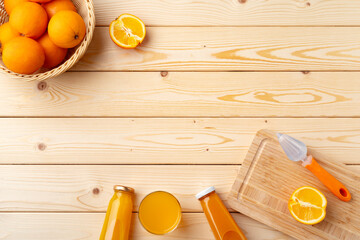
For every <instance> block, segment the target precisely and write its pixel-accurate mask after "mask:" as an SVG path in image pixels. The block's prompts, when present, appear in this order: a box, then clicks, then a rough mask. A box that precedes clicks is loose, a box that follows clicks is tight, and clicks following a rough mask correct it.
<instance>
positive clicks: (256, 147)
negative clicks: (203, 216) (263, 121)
mask: <svg viewBox="0 0 360 240" xmlns="http://www.w3.org/2000/svg"><path fill="white" fill-rule="evenodd" d="M317 161H318V163H319V164H320V165H321V166H322V167H323V168H324V169H326V171H328V172H329V173H330V174H331V175H333V176H334V177H335V178H336V179H337V180H339V181H340V182H341V183H343V184H344V185H345V186H346V188H347V189H348V190H349V192H350V193H351V197H352V198H351V201H349V202H343V201H340V200H339V199H338V198H337V197H336V196H335V195H334V194H333V193H331V192H330V190H329V189H327V188H326V187H325V186H324V184H322V183H321V182H320V181H319V179H318V178H317V177H316V176H315V175H313V174H312V173H311V172H310V171H308V170H307V169H306V168H304V167H303V166H301V164H294V163H293V162H291V161H289V159H288V157H287V156H286V154H285V153H284V151H283V149H282V147H281V146H280V144H279V141H278V139H277V136H276V133H275V132H272V131H268V130H261V131H259V132H258V133H257V134H256V137H255V138H254V141H253V142H252V144H251V146H250V148H249V152H248V154H247V155H246V158H245V160H244V163H243V165H242V167H241V169H240V171H239V174H238V175H237V178H236V181H235V183H234V185H233V187H232V189H231V192H230V194H229V198H228V201H229V204H230V206H231V207H232V208H234V209H236V210H237V211H239V212H241V213H243V214H245V215H247V216H250V217H252V218H254V219H256V220H258V221H260V222H262V223H264V224H266V225H268V226H271V227H273V228H275V229H278V230H279V231H282V232H284V233H286V234H289V235H290V236H292V237H294V238H296V239H299V240H307V239H309V236H311V239H314V240H357V239H360V216H359V214H358V211H357V210H355V209H359V208H360V199H359V197H360V174H358V173H355V172H353V171H351V170H350V169H349V168H348V167H345V166H344V165H342V164H340V163H338V162H335V161H331V160H329V159H321V160H319V159H317ZM358 167H360V166H358ZM302 186H312V187H315V188H316V189H319V190H320V191H321V192H322V193H324V195H325V196H326V198H327V202H328V204H327V208H326V218H325V219H324V220H323V221H322V222H321V223H318V224H316V225H312V226H311V225H307V226H306V225H304V224H302V223H299V222H297V221H296V220H295V219H293V217H292V216H291V214H290V213H289V210H288V201H289V196H291V194H292V193H293V191H294V190H295V189H298V188H300V187H302Z"/></svg>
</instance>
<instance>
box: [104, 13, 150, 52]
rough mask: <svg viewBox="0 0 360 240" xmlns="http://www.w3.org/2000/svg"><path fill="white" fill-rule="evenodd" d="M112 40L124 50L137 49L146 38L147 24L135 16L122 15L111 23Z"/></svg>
mask: <svg viewBox="0 0 360 240" xmlns="http://www.w3.org/2000/svg"><path fill="white" fill-rule="evenodd" d="M109 31H110V37H111V40H112V41H113V42H114V43H116V45H118V46H120V47H122V48H135V47H136V46H137V45H139V44H140V43H141V42H142V41H143V40H144V38H145V35H146V29H145V24H144V23H143V22H142V21H141V20H140V19H139V18H138V17H135V16H134V15H131V14H122V15H120V16H119V17H118V18H117V19H115V20H114V21H112V22H111V24H110V27H109Z"/></svg>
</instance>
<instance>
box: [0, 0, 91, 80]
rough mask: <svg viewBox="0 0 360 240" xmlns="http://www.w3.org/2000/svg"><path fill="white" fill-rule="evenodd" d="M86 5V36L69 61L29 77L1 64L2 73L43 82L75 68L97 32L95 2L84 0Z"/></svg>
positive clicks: (0, 70)
mask: <svg viewBox="0 0 360 240" xmlns="http://www.w3.org/2000/svg"><path fill="white" fill-rule="evenodd" d="M84 4H86V9H87V16H88V20H87V27H86V34H85V37H84V39H83V40H82V42H81V44H80V45H79V46H78V47H77V49H76V51H75V52H74V53H73V54H72V55H71V57H70V58H69V59H67V60H66V61H65V62H63V63H62V64H61V65H59V66H58V67H56V68H53V69H51V70H49V71H46V72H43V73H34V74H29V75H25V74H19V73H15V72H13V71H10V70H9V69H7V68H6V67H5V66H3V65H2V64H0V72H1V73H4V74H6V75H8V76H11V77H12V78H18V79H23V80H26V81H43V80H46V79H49V78H53V77H56V76H58V75H60V74H62V73H63V72H66V71H67V70H68V69H70V68H71V67H72V66H74V64H75V63H77V62H78V61H79V60H80V58H81V57H82V56H83V55H84V54H85V52H86V50H87V48H88V47H89V45H90V42H91V40H92V38H93V35H94V30H95V11H94V4H93V0H84Z"/></svg>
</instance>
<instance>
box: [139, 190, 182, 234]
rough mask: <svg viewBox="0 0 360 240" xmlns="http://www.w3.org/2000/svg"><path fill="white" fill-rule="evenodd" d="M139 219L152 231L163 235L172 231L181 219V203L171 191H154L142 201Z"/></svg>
mask: <svg viewBox="0 0 360 240" xmlns="http://www.w3.org/2000/svg"><path fill="white" fill-rule="evenodd" d="M139 219H140V222H141V224H142V226H143V227H144V228H145V229H146V230H147V231H148V232H150V233H153V234H157V235H161V234H166V233H169V232H172V231H174V230H175V229H176V228H177V226H178V225H179V223H180V220H181V206H180V203H179V201H178V200H177V199H176V197H175V196H174V195H172V194H171V193H168V192H164V191H156V192H152V193H150V194H148V195H147V196H146V197H145V198H144V199H143V200H142V201H141V203H140V207H139Z"/></svg>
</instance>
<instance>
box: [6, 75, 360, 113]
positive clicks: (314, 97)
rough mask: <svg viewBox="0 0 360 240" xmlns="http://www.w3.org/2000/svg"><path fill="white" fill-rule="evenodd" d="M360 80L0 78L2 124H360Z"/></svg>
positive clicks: (307, 77) (302, 77) (319, 77)
mask: <svg viewBox="0 0 360 240" xmlns="http://www.w3.org/2000/svg"><path fill="white" fill-rule="evenodd" d="M359 79H360V72H309V73H308V72H305V73H303V72H101V73H99V72H91V73H80V72H71V73H70V72H69V73H65V74H63V75H61V76H60V77H58V78H55V79H51V80H49V81H46V82H41V83H38V82H25V83H24V82H23V81H21V80H15V81H14V80H13V79H8V78H6V77H5V76H2V75H0V95H1V96H2V98H1V100H0V109H1V112H0V116H51V117H55V116H121V117H126V116H138V117H143V116H161V117H168V116H171V117H175V116H187V117H196V116H201V117H213V116H216V117H217V116H224V117H253V116H256V117H264V116H265V117H266V116H278V117H280V116H282V117H289V116H290V117H309V116H311V117H325V116H327V117H336V116H341V117H344V116H346V117H359V116H360V110H359V108H358V106H359V105H360V84H359Z"/></svg>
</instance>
